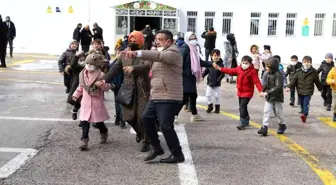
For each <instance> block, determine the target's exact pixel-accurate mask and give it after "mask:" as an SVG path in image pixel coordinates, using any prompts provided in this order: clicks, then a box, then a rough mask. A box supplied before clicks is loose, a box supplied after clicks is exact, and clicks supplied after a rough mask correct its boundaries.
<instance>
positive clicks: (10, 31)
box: [4, 21, 16, 40]
mask: <svg viewBox="0 0 336 185" xmlns="http://www.w3.org/2000/svg"><path fill="white" fill-rule="evenodd" d="M4 23H5V25H6V26H7V30H8V31H7V38H8V39H9V40H13V39H14V38H15V37H16V28H15V24H14V23H13V22H12V21H9V28H8V23H7V22H4Z"/></svg>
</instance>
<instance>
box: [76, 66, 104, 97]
mask: <svg viewBox="0 0 336 185" xmlns="http://www.w3.org/2000/svg"><path fill="white" fill-rule="evenodd" d="M100 74H101V70H100V69H97V70H95V71H93V72H91V73H90V72H89V71H87V70H86V69H85V68H84V70H83V71H82V72H81V73H80V75H79V84H80V85H81V86H83V87H84V89H85V91H86V92H87V93H88V94H90V95H91V94H93V93H94V92H95V91H97V89H98V88H97V87H96V86H95V85H94V83H95V82H96V81H98V80H100V78H101V76H100Z"/></svg>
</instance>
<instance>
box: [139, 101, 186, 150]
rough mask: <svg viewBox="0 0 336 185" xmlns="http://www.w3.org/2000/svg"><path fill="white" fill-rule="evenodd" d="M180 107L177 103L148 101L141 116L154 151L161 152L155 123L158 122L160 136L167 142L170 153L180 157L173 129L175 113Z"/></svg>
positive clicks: (179, 103) (178, 142)
mask: <svg viewBox="0 0 336 185" xmlns="http://www.w3.org/2000/svg"><path fill="white" fill-rule="evenodd" d="M180 107H181V102H179V101H153V100H150V101H149V102H148V103H147V105H146V107H145V110H144V112H143V114H142V119H143V121H144V123H145V126H146V130H147V132H148V136H149V138H150V142H151V145H152V146H153V147H154V150H161V144H160V140H159V135H158V132H157V130H156V126H155V122H156V121H157V120H158V121H159V123H160V126H161V130H162V134H163V136H164V138H165V140H166V142H167V145H168V148H169V150H170V152H171V153H172V154H173V155H174V156H181V155H182V154H183V153H182V148H181V146H180V141H179V139H178V137H177V134H176V132H175V129H174V119H175V114H174V113H175V112H176V111H177V110H178V109H179V108H180Z"/></svg>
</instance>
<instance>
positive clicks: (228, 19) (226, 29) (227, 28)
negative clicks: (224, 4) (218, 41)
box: [222, 12, 233, 35]
mask: <svg viewBox="0 0 336 185" xmlns="http://www.w3.org/2000/svg"><path fill="white" fill-rule="evenodd" d="M232 17H233V13H232V12H224V13H223V30H222V33H223V35H225V34H229V33H231V24H232Z"/></svg>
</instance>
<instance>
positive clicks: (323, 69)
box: [317, 60, 335, 85]
mask: <svg viewBox="0 0 336 185" xmlns="http://www.w3.org/2000/svg"><path fill="white" fill-rule="evenodd" d="M333 67H335V64H334V61H332V62H331V63H327V62H326V61H325V60H324V61H323V62H322V63H321V65H320V67H319V68H318V69H317V73H318V74H320V73H321V72H322V74H321V83H322V85H328V84H327V82H326V80H327V77H328V73H329V71H330V70H331V69H332V68H333Z"/></svg>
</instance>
